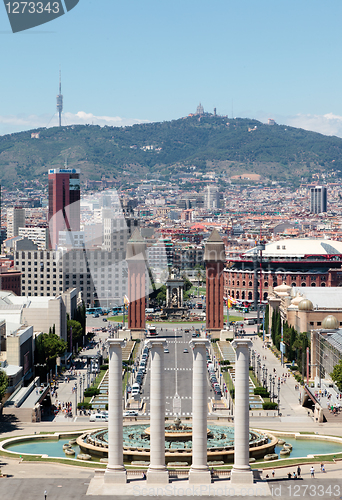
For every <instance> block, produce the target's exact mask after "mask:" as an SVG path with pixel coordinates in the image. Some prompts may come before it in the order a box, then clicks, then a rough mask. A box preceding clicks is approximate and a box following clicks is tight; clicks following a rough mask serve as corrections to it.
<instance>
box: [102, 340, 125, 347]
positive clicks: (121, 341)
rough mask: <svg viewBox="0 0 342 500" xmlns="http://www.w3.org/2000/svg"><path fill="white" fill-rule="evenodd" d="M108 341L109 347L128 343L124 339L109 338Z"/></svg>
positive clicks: (122, 345)
mask: <svg viewBox="0 0 342 500" xmlns="http://www.w3.org/2000/svg"><path fill="white" fill-rule="evenodd" d="M106 342H107V343H108V346H109V348H111V347H124V346H125V343H126V342H125V340H123V339H107V340H106Z"/></svg>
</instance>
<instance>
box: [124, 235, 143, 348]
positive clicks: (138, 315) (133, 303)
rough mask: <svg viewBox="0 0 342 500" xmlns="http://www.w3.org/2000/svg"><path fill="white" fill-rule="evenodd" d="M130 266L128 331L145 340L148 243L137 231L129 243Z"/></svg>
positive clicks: (127, 257)
mask: <svg viewBox="0 0 342 500" xmlns="http://www.w3.org/2000/svg"><path fill="white" fill-rule="evenodd" d="M126 261H127V265H128V298H129V306H128V329H129V330H130V331H131V335H132V337H133V338H144V333H145V295H146V278H145V273H146V265H145V262H146V242H145V240H144V238H143V237H142V236H141V234H140V231H139V229H135V231H134V233H133V234H132V237H131V238H130V239H129V240H128V242H127V252H126Z"/></svg>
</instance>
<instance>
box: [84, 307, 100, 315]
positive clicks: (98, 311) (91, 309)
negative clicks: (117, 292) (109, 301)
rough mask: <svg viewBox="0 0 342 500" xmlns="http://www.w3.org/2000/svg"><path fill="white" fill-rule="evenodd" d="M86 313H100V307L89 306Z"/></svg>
mask: <svg viewBox="0 0 342 500" xmlns="http://www.w3.org/2000/svg"><path fill="white" fill-rule="evenodd" d="M86 314H102V307H89V308H88V309H87V310H86Z"/></svg>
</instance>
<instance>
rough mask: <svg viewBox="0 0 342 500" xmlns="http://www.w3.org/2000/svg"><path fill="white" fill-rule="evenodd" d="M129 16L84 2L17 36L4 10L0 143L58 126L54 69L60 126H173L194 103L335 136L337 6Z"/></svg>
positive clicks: (340, 108) (171, 10)
mask: <svg viewBox="0 0 342 500" xmlns="http://www.w3.org/2000/svg"><path fill="white" fill-rule="evenodd" d="M133 5H134V8H133V9H132V4H130V3H126V4H122V5H121V4H120V5H116V4H114V3H112V2H109V0H103V2H102V3H101V9H100V10H96V7H95V6H94V5H93V2H85V1H82V2H79V4H78V5H77V7H76V8H74V9H72V11H70V12H68V13H67V14H66V15H64V16H61V17H60V18H58V19H56V20H54V21H52V22H50V23H48V24H46V25H44V26H40V27H37V28H33V29H31V30H28V31H25V32H22V33H18V34H13V33H11V31H10V25H9V21H8V19H7V16H6V11H5V9H3V11H2V15H0V36H1V37H2V40H3V44H6V51H4V54H3V71H4V74H5V75H6V78H3V79H2V82H1V90H2V95H3V96H6V99H3V100H2V105H1V110H0V134H7V133H14V132H18V131H21V130H28V129H32V128H37V127H46V126H51V125H55V126H56V125H57V124H58V115H57V113H56V107H55V97H56V94H57V92H58V72H59V67H60V66H61V70H62V88H63V95H64V114H63V116H62V124H64V125H70V124H74V123H80V124H82V123H90V124H91V123H94V124H99V125H105V124H107V125H132V124H133V123H141V122H144V121H163V120H171V119H176V118H179V117H182V116H186V115H187V114H188V113H191V112H195V110H196V106H197V105H198V103H199V102H201V103H202V105H203V106H204V110H205V111H208V112H213V109H214V108H215V107H216V108H217V113H218V114H221V115H228V117H231V116H239V117H249V118H255V119H258V120H260V121H262V122H267V119H268V118H273V119H275V121H276V122H277V123H280V124H287V125H292V126H295V127H301V128H306V129H308V130H314V131H317V132H320V133H323V134H327V135H337V136H340V137H342V105H341V104H340V100H339V85H338V82H339V81H340V71H341V70H340V68H339V66H338V65H337V64H335V61H337V57H338V48H339V45H340V35H339V26H338V20H339V18H340V16H339V14H341V9H342V7H341V5H340V4H339V3H338V2H337V1H332V2H330V3H329V5H328V6H326V5H324V6H323V5H322V4H321V3H319V2H318V1H313V2H310V3H309V2H308V1H304V2H301V3H300V4H298V3H297V2H294V1H290V2H288V3H287V4H286V6H285V5H284V6H282V5H278V4H275V3H274V2H271V1H268V0H264V1H262V2H259V3H257V4H256V3H254V2H250V1H240V2H238V3H236V2H233V1H228V2H223V1H222V0H217V1H215V2H211V3H210V5H209V4H206V3H205V2H195V1H193V0H188V2H187V3H186V5H184V4H182V3H181V2H174V3H173V4H172V6H171V5H161V4H160V3H159V2H156V1H155V0H148V1H147V2H145V3H144V4H139V3H138V2H133ZM94 11H95V12H94ZM318 31H319V33H320V36H319V37H318V36H317V33H318ZM23 75H25V78H24V79H23Z"/></svg>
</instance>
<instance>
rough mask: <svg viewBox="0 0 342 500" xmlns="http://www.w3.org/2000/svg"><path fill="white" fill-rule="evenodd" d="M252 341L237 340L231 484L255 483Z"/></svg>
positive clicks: (234, 345) (235, 345)
mask: <svg viewBox="0 0 342 500" xmlns="http://www.w3.org/2000/svg"><path fill="white" fill-rule="evenodd" d="M252 345H253V344H252V342H251V340H250V339H235V340H233V342H232V346H233V347H234V349H235V418H234V466H233V469H232V472H231V482H232V483H234V484H251V483H253V472H252V469H251V466H250V465H249V348H250V347H252Z"/></svg>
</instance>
